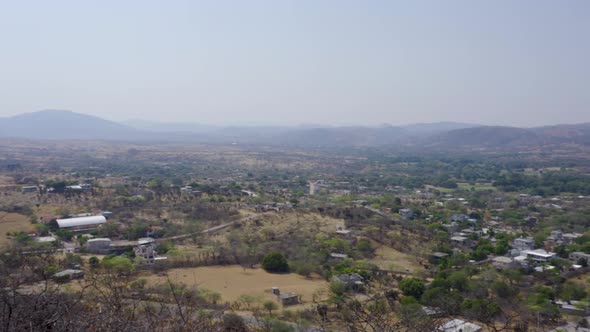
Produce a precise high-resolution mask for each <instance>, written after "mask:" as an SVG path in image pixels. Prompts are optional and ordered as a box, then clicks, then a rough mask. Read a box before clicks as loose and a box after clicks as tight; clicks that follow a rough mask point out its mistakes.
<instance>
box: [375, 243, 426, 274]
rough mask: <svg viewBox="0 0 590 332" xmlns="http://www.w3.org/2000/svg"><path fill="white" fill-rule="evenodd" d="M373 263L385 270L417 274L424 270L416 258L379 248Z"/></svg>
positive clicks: (383, 247) (393, 250) (390, 249)
mask: <svg viewBox="0 0 590 332" xmlns="http://www.w3.org/2000/svg"><path fill="white" fill-rule="evenodd" d="M371 263H373V264H375V265H377V266H379V267H380V268H382V269H385V270H393V271H399V272H409V273H416V272H418V271H421V270H423V268H422V266H420V264H419V263H418V261H417V259H416V257H413V256H411V255H408V254H404V253H402V252H399V251H397V250H395V249H392V248H389V247H386V246H379V247H377V250H375V257H374V258H373V259H371Z"/></svg>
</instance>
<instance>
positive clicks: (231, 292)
mask: <svg viewBox="0 0 590 332" xmlns="http://www.w3.org/2000/svg"><path fill="white" fill-rule="evenodd" d="M167 278H170V279H171V280H172V281H174V282H182V283H184V284H186V285H188V286H197V287H199V288H205V289H208V290H212V291H215V292H218V293H220V294H221V297H222V300H223V301H228V302H233V301H236V300H237V299H238V298H239V297H240V295H245V294H247V295H252V296H256V297H259V298H261V299H262V300H263V301H265V300H276V298H275V296H274V295H272V293H271V287H279V289H280V291H281V293H289V292H294V293H297V294H298V295H300V296H301V297H302V301H303V303H302V304H303V305H305V304H306V303H307V304H309V303H311V302H312V301H313V297H314V294H315V293H316V292H318V291H319V290H321V289H326V288H327V286H328V283H327V282H326V281H325V280H323V279H320V278H318V277H316V278H312V279H310V278H305V277H302V276H300V275H297V274H293V273H290V274H273V273H268V272H266V271H264V270H263V269H245V270H244V269H243V268H242V267H240V266H237V265H232V266H210V267H197V268H180V269H172V270H169V271H167V274H166V276H164V275H151V276H149V277H147V279H148V282H149V283H150V284H152V285H157V284H163V283H165V282H166V280H167ZM289 308H293V307H289Z"/></svg>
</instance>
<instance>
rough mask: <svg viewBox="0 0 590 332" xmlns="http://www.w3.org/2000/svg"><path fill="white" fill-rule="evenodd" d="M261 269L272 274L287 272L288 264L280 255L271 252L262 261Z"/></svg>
mask: <svg viewBox="0 0 590 332" xmlns="http://www.w3.org/2000/svg"><path fill="white" fill-rule="evenodd" d="M262 268H264V269H265V270H266V271H267V272H273V273H281V272H289V263H287V259H286V258H285V257H284V256H283V255H282V254H281V253H278V252H272V253H270V254H268V255H266V256H265V257H264V259H263V260H262Z"/></svg>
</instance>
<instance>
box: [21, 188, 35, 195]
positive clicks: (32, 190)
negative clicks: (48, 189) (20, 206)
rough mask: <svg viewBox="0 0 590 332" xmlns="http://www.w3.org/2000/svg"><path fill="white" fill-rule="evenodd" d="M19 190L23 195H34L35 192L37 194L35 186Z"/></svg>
mask: <svg viewBox="0 0 590 332" xmlns="http://www.w3.org/2000/svg"><path fill="white" fill-rule="evenodd" d="M21 190H22V192H23V193H25V194H29V193H36V192H39V187H37V186H23V187H22V188H21Z"/></svg>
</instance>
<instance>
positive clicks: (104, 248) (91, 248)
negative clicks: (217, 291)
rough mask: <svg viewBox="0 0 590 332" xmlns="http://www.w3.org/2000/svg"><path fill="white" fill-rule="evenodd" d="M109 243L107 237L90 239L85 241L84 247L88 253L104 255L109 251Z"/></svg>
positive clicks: (109, 240)
mask: <svg viewBox="0 0 590 332" xmlns="http://www.w3.org/2000/svg"><path fill="white" fill-rule="evenodd" d="M111 243H112V241H111V239H109V238H96V239H90V240H88V241H87V242H86V248H87V249H88V252H90V253H93V254H102V255H106V254H108V253H110V251H111Z"/></svg>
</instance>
